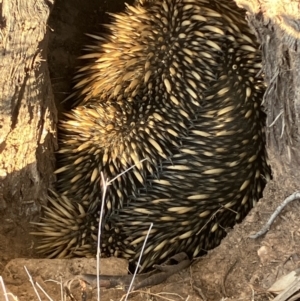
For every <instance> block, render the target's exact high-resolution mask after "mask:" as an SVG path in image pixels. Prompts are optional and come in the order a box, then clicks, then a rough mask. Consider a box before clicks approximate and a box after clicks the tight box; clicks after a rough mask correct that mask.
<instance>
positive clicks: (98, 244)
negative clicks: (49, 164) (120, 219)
mask: <svg viewBox="0 0 300 301" xmlns="http://www.w3.org/2000/svg"><path fill="white" fill-rule="evenodd" d="M101 179H102V183H103V194H102V203H101V209H100V216H99V224H98V242H97V296H98V299H97V300H98V301H100V283H99V281H100V279H99V275H100V252H101V251H100V239H101V228H102V217H103V209H104V202H105V196H106V190H107V182H106V181H105V179H104V175H103V172H102V171H101Z"/></svg>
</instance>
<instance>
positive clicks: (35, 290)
mask: <svg viewBox="0 0 300 301" xmlns="http://www.w3.org/2000/svg"><path fill="white" fill-rule="evenodd" d="M24 269H25V271H26V273H27V275H28V278H29V281H30V283H31V285H32V287H33V289H34V292H35V294H36V295H37V297H38V299H39V301H42V299H41V297H40V295H39V293H38V291H37V289H36V287H35V284H34V282H33V279H32V277H31V275H30V273H29V272H28V270H27V268H26V266H25V265H24Z"/></svg>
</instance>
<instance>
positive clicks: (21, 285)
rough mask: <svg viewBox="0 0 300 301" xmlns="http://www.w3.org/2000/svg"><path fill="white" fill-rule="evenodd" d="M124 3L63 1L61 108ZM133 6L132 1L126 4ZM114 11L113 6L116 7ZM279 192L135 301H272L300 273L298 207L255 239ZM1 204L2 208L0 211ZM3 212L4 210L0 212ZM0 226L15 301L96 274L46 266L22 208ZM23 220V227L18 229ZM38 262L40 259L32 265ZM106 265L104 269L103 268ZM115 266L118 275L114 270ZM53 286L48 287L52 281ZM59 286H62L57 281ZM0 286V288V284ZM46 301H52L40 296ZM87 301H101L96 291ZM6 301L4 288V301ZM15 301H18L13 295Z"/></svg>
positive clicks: (56, 25) (59, 13)
mask: <svg viewBox="0 0 300 301" xmlns="http://www.w3.org/2000/svg"><path fill="white" fill-rule="evenodd" d="M123 2H124V1H121V0H120V1H105V0H104V1H103V0H98V1H95V0H94V1H92V0H89V1H80V0H73V1H72V0H57V1H56V6H55V8H54V10H53V12H52V15H51V17H50V19H49V31H50V43H49V51H48V64H49V69H50V74H51V80H52V87H53V91H54V95H55V99H56V101H57V104H58V107H59V106H60V105H59V104H60V101H61V100H63V99H64V98H65V97H66V96H67V95H68V94H69V92H70V89H71V79H72V76H73V74H74V70H75V68H76V66H77V65H78V60H77V59H76V58H77V57H78V55H80V53H81V48H82V46H83V45H84V44H86V43H87V42H88V38H87V37H86V36H85V35H84V33H88V32H91V33H97V32H103V30H104V28H103V27H102V26H101V24H103V23H107V22H109V16H108V15H107V14H106V12H107V11H109V12H116V11H120V10H122V9H123V8H124V3H123ZM128 2H130V1H128ZM112 4H113V6H112ZM283 186H285V187H282V188H281V189H280V190H278V189H277V187H278V184H277V183H274V182H271V183H270V184H269V185H268V186H267V188H266V190H265V192H264V199H263V200H261V201H260V202H259V203H258V204H257V206H256V207H255V208H254V209H253V210H252V211H251V212H250V214H249V215H248V216H247V217H246V219H245V220H244V221H243V223H241V224H239V225H237V226H235V228H234V229H233V230H228V232H229V233H228V236H227V237H226V238H225V239H224V240H223V241H222V243H221V245H220V246H219V247H217V248H216V249H214V250H212V251H210V252H209V253H208V254H207V255H206V256H203V257H201V258H199V259H197V260H195V262H194V263H193V264H192V266H191V267H190V268H189V269H186V270H185V271H183V272H181V273H179V274H176V275H174V276H172V277H170V278H169V279H168V280H167V281H166V282H165V283H163V284H161V285H157V286H154V287H151V288H149V289H146V290H143V291H139V292H135V293H133V294H132V295H131V296H130V300H136V301H144V300H174V301H175V300H189V301H193V300H195V301H196V300H204V301H205V300H213V301H217V300H225V299H226V298H228V299H227V300H229V299H230V300H270V299H272V298H273V296H274V295H272V294H271V293H269V292H267V289H268V288H269V287H270V286H271V285H272V284H273V283H274V282H275V281H276V280H277V279H279V278H280V277H281V276H282V275H285V274H287V273H289V272H291V271H294V270H296V269H298V268H299V266H300V260H299V258H300V251H299V247H300V204H299V202H293V203H292V204H290V205H289V206H288V207H287V208H286V209H285V210H284V211H283V213H282V214H281V215H280V216H279V217H278V218H277V219H276V221H275V223H274V224H273V225H272V227H271V229H270V231H269V232H268V233H267V234H266V235H265V236H263V237H261V238H258V239H256V240H253V239H250V238H249V235H250V234H252V233H254V232H255V231H257V230H259V229H260V228H261V226H262V225H263V224H264V223H265V222H266V221H267V219H268V218H269V216H270V215H271V214H272V212H273V211H274V209H275V208H276V207H277V205H278V204H279V203H280V202H282V201H283V200H284V199H285V198H286V197H287V196H288V195H290V194H291V193H293V192H294V191H290V189H289V187H288V185H287V186H286V185H283ZM0 205H1V204H0ZM0 209H2V208H0ZM5 210H6V211H5V212H6V214H5V216H2V218H1V219H0V273H1V275H2V276H3V278H4V282H5V287H6V289H7V291H9V292H11V293H12V294H13V295H14V296H16V297H17V300H20V301H23V300H24V301H28V300H38V297H37V296H36V295H35V292H34V290H33V288H32V285H31V283H30V279H29V278H30V277H29V276H28V274H27V273H26V271H25V270H24V266H26V268H27V269H28V272H29V274H30V276H31V277H32V278H33V280H34V281H37V282H38V283H39V284H40V285H41V286H42V287H43V289H44V290H45V291H46V292H47V294H48V295H49V296H51V298H52V299H53V300H62V298H61V295H60V294H61V292H60V284H59V283H60V282H61V281H65V280H66V279H68V278H70V277H71V276H72V275H77V274H79V273H95V270H96V269H95V262H94V261H91V260H90V259H74V260H67V261H66V260H64V261H57V260H45V259H40V258H39V256H38V254H36V252H35V249H34V247H35V245H36V240H35V238H33V237H32V236H30V235H29V232H30V229H32V226H30V224H29V222H30V221H34V220H36V218H37V217H36V216H34V217H33V216H31V217H30V218H25V217H24V216H23V215H21V213H20V212H21V211H20V210H17V209H16V208H12V209H7V208H6V209H5ZM17 221H19V222H17ZM16 258H26V259H16ZM34 258H35V259H34ZM114 260H115V259H112V260H111V261H109V263H108V269H109V271H108V272H106V271H105V273H109V272H110V273H111V272H113V271H115V273H121V272H125V273H126V264H125V263H124V261H123V260H120V261H114ZM105 262H106V260H104V261H103V262H102V263H101V266H104V265H105ZM116 267H118V268H120V269H116ZM50 279H51V280H53V281H49V280H50ZM54 281H56V282H54ZM0 287H1V283H0ZM74 287H75V288H74V294H76V295H77V298H78V300H80V297H78V296H80V290H79V288H78V286H77V287H76V286H75V284H74ZM39 292H40V296H41V300H50V299H47V297H45V296H44V295H43V293H42V292H41V291H39ZM123 295H124V292H123V291H121V290H116V289H110V290H105V291H102V294H101V300H102V301H106V300H107V301H108V300H114V301H119V300H121V298H122V296H123ZM89 296H90V297H91V298H89V299H88V300H97V298H96V291H95V290H93V291H91V292H90V293H89ZM2 300H5V299H4V297H3V294H2V290H1V288H0V301H2ZM9 300H14V299H13V297H12V296H9Z"/></svg>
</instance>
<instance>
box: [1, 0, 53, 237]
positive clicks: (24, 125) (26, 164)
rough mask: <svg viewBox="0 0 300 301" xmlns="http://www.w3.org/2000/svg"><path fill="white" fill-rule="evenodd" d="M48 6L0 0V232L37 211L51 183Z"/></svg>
mask: <svg viewBox="0 0 300 301" xmlns="http://www.w3.org/2000/svg"><path fill="white" fill-rule="evenodd" d="M52 6H53V1H48V0H26V1H22V0H2V1H0V47H1V53H0V70H1V72H0V99H1V102H0V214H2V215H3V217H4V218H2V219H1V221H3V223H0V230H2V229H3V228H2V226H3V227H4V224H5V226H6V227H7V223H8V220H10V219H14V220H15V221H16V222H21V221H23V220H24V217H25V216H31V217H32V216H33V215H34V214H36V213H38V212H39V211H40V210H39V202H37V200H42V203H43V200H45V196H46V192H47V187H49V185H50V183H51V182H52V181H53V169H54V162H55V161H54V147H55V145H56V138H55V137H56V132H55V124H56V119H57V117H56V115H57V114H56V108H55V105H54V99H53V94H52V89H51V83H50V78H49V72H48V66H47V46H48V35H47V34H46V28H47V20H48V17H49V14H50V10H51V7H52ZM44 203H45V202H44ZM4 213H5V215H4ZM2 215H1V216H2ZM19 216H21V218H20V217H19ZM0 233H1V231H0ZM0 239H1V237H0Z"/></svg>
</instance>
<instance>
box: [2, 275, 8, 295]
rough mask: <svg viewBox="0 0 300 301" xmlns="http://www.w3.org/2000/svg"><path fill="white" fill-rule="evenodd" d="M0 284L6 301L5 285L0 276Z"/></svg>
mask: <svg viewBox="0 0 300 301" xmlns="http://www.w3.org/2000/svg"><path fill="white" fill-rule="evenodd" d="M0 283H1V286H2V290H3V295H4V298H5V301H8V297H7V292H6V288H5V284H4V281H3V278H2V276H0Z"/></svg>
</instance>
